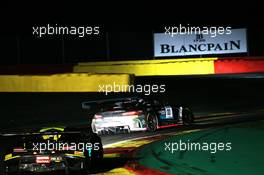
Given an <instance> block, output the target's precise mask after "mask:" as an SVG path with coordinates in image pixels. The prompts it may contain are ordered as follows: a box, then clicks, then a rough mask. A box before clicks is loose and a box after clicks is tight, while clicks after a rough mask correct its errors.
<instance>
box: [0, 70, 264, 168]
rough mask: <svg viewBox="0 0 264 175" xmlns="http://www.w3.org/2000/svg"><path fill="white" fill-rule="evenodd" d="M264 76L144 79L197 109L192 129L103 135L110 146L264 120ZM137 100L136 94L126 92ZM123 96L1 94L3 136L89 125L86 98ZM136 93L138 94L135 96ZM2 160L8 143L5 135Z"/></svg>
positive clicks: (114, 162)
mask: <svg viewBox="0 0 264 175" xmlns="http://www.w3.org/2000/svg"><path fill="white" fill-rule="evenodd" d="M263 77H264V76H263V74H239V75H235V76H233V75H222V76H179V77H151V78H146V77H141V78H138V79H136V80H135V83H137V84H166V87H167V89H166V93H165V94H155V95H153V96H157V97H158V98H163V99H165V100H167V101H169V102H170V103H171V104H184V105H188V106H189V107H191V108H192V110H193V112H194V114H195V117H196V121H195V123H194V125H192V126H184V127H179V128H169V129H162V130H159V131H157V132H155V133H149V132H135V133H130V134H115V135H105V136H102V137H101V138H102V141H103V144H104V145H109V144H112V143H116V142H120V141H124V140H129V139H135V138H140V137H146V136H153V135H162V134H167V133H175V132H179V131H182V130H189V129H195V128H207V127H220V126H224V125H229V124H235V123H240V122H248V121H254V120H263V119H264V116H263V113H264V112H263V109H264V103H263V102H264V91H263V89H264V79H263ZM121 95H122V96H131V94H121ZM121 95H120V94H110V95H108V96H105V95H104V94H87V93H56V94H55V93H1V94H0V99H1V100H0V106H1V111H0V117H1V123H0V128H1V129H0V130H1V133H9V132H19V131H23V130H24V129H25V128H32V127H34V128H36V127H42V126H54V125H56V126H58V125H80V124H82V125H83V124H86V123H87V124H88V123H89V122H88V121H89V117H90V114H88V112H87V111H83V110H82V109H81V107H80V103H81V102H82V101H85V100H96V99H101V98H115V97H120V96H121ZM133 95H134V94H133ZM0 145H1V147H0V148H1V150H0V152H1V157H2V151H3V149H4V148H5V147H6V146H7V145H8V144H7V141H6V138H3V137H1V139H0ZM128 159H129V158H125V159H124V158H114V159H105V160H104V162H103V163H102V166H100V168H99V169H97V170H96V171H95V172H94V173H103V172H107V171H109V170H111V169H114V168H117V167H122V166H124V165H125V163H126V162H127V161H128Z"/></svg>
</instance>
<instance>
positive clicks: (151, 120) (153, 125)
mask: <svg viewBox="0 0 264 175" xmlns="http://www.w3.org/2000/svg"><path fill="white" fill-rule="evenodd" d="M147 130H148V131H151V132H154V131H156V130H157V118H156V117H155V116H154V115H153V114H148V117H147Z"/></svg>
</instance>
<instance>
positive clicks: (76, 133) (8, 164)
mask: <svg viewBox="0 0 264 175" xmlns="http://www.w3.org/2000/svg"><path fill="white" fill-rule="evenodd" d="M7 136H8V137H13V138H12V140H13V139H14V142H13V145H11V146H10V147H9V149H8V150H6V151H5V152H6V153H5V155H4V170H3V173H4V174H6V175H7V174H8V175H9V174H30V173H48V174H50V173H53V172H54V173H55V172H56V173H58V172H59V174H69V173H70V172H77V171H78V172H79V173H87V172H90V171H91V170H92V167H93V166H94V165H96V164H98V162H100V161H101V159H102V157H103V148H102V143H101V139H100V137H99V136H98V135H97V134H95V133H93V132H92V130H91V128H90V127H89V128H81V129H80V128H78V129H76V128H64V127H50V128H43V129H41V130H38V131H36V132H30V133H22V134H8V135H7Z"/></svg>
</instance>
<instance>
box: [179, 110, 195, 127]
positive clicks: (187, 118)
mask: <svg viewBox="0 0 264 175" xmlns="http://www.w3.org/2000/svg"><path fill="white" fill-rule="evenodd" d="M182 120H183V124H184V125H190V124H192V123H193V121H194V116H193V113H192V111H191V110H190V109H189V108H184V109H183V116H182Z"/></svg>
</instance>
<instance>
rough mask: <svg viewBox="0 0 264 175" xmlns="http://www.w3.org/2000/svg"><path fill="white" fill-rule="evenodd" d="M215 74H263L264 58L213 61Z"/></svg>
mask: <svg viewBox="0 0 264 175" xmlns="http://www.w3.org/2000/svg"><path fill="white" fill-rule="evenodd" d="M214 69H215V74H223V73H247V72H264V58H263V59H261V58H247V59H245V58H243V59H242V58H226V59H218V60H215V61H214Z"/></svg>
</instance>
